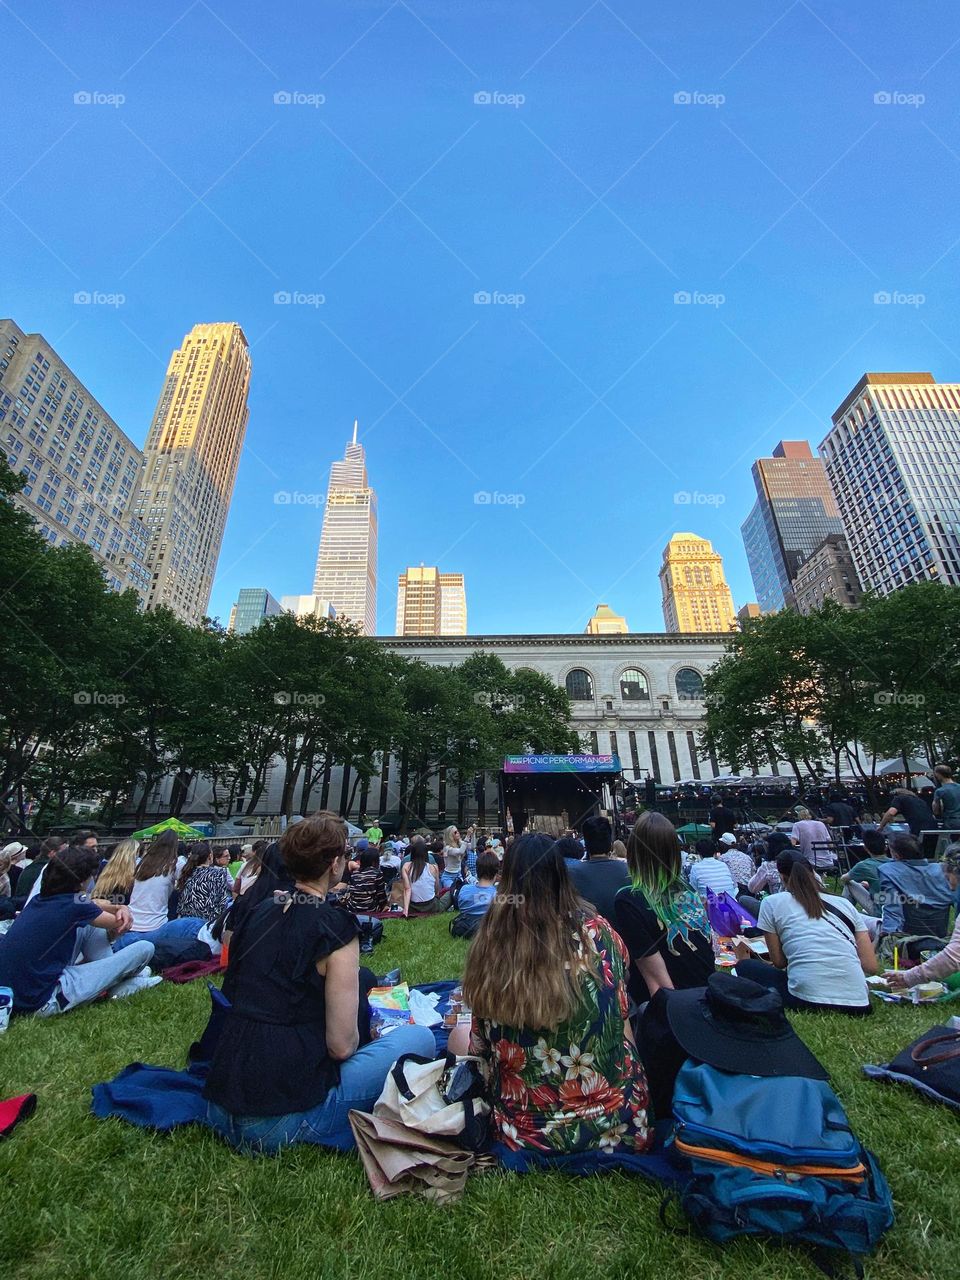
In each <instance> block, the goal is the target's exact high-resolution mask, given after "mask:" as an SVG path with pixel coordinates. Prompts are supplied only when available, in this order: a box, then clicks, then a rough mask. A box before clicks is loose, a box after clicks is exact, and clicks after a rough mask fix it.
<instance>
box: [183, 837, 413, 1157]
mask: <svg viewBox="0 0 960 1280" xmlns="http://www.w3.org/2000/svg"><path fill="white" fill-rule="evenodd" d="M279 847H280V854H281V857H282V859H283V862H284V865H285V868H286V870H287V872H288V874H289V875H290V877H291V878H292V879H293V884H294V888H293V891H292V892H285V891H281V892H278V893H276V894H274V893H273V892H271V893H270V894H268V895H265V896H264V897H262V898H261V899H260V900H259V902H258V903H257V905H256V906H255V907H254V909H253V910H252V911H246V912H243V913H242V914H241V915H240V918H239V920H238V921H237V923H236V926H235V928H234V932H233V936H232V938H231V940H230V963H229V966H228V969H227V973H228V976H229V977H230V999H231V1001H232V1005H231V1008H230V1009H229V1010H228V1012H227V1014H226V1018H225V1021H224V1026H223V1031H222V1034H221V1037H220V1040H219V1042H218V1044H217V1048H216V1050H215V1052H214V1056H213V1061H212V1063H211V1066H210V1074H209V1075H208V1077H207V1083H206V1086H205V1088H204V1095H205V1097H206V1098H207V1123H208V1124H209V1125H210V1126H211V1127H212V1128H214V1129H215V1130H216V1131H217V1132H218V1133H220V1134H221V1135H222V1136H223V1137H224V1138H226V1140H227V1141H228V1142H230V1143H231V1144H232V1145H233V1146H235V1147H237V1148H238V1149H240V1150H243V1151H256V1152H264V1153H266V1154H271V1155H272V1154H274V1153H276V1152H277V1151H279V1150H280V1149H281V1148H282V1147H285V1146H288V1145H290V1144H292V1143H297V1142H306V1143H316V1144H319V1145H321V1146H329V1147H335V1148H337V1149H339V1150H347V1149H349V1148H351V1147H352V1146H353V1145H354V1142H353V1133H352V1131H351V1129H350V1123H349V1120H348V1113H349V1112H350V1111H351V1110H352V1109H356V1110H359V1111H372V1110H373V1104H374V1103H375V1102H376V1100H377V1098H378V1097H379V1096H380V1092H381V1090H382V1089H383V1085H384V1081H385V1080H386V1078H387V1073H388V1072H389V1070H390V1068H391V1067H392V1066H393V1064H394V1063H395V1062H396V1060H397V1058H399V1057H400V1056H401V1055H402V1054H405V1053H415V1054H419V1055H421V1056H422V1057H426V1058H433V1057H434V1056H435V1054H436V1048H435V1041H434V1037H433V1033H432V1032H431V1031H430V1030H429V1029H428V1028H427V1027H419V1026H414V1025H410V1026H402V1027H397V1028H396V1029H395V1030H394V1031H392V1032H391V1033H390V1035H389V1036H385V1037H384V1038H383V1039H381V1040H373V1041H371V1042H370V1043H368V1044H365V1045H363V1047H360V1041H361V1035H360V1028H359V1026H358V1011H359V1009H360V1004H361V999H360V985H361V984H360V977H361V975H360V967H359V947H358V943H357V933H358V926H357V922H356V920H355V919H354V917H353V916H352V915H350V914H349V912H347V911H344V910H343V908H342V907H339V906H336V905H335V904H333V903H330V902H328V901H327V900H326V899H327V893H328V891H329V889H330V887H331V885H333V884H336V883H338V882H339V881H340V879H341V878H342V876H343V871H344V866H345V864H346V860H347V825H346V823H345V822H344V821H343V819H342V818H340V817H338V816H337V815H336V814H335V813H327V812H323V813H318V814H317V815H316V816H315V817H312V818H307V819H306V820H305V821H304V822H298V823H297V824H296V825H295V826H292V827H288V828H287V830H286V831H285V832H284V834H283V836H282V837H281V839H280V842H279Z"/></svg>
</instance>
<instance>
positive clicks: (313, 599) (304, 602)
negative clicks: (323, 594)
mask: <svg viewBox="0 0 960 1280" xmlns="http://www.w3.org/2000/svg"><path fill="white" fill-rule="evenodd" d="M280 608H281V609H282V610H283V612H284V613H292V614H293V616H294V617H295V618H335V617H336V616H337V611H336V609H335V608H334V607H333V605H332V604H331V603H330V601H329V600H322V599H321V598H320V596H315V595H306V596H281V597H280Z"/></svg>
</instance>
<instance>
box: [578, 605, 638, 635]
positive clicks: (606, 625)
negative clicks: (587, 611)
mask: <svg viewBox="0 0 960 1280" xmlns="http://www.w3.org/2000/svg"><path fill="white" fill-rule="evenodd" d="M629 630H630V628H629V627H628V626H627V620H626V618H624V617H621V615H620V614H619V613H614V612H613V610H612V609H611V608H610V606H609V605H608V604H598V605H597V609H596V612H595V613H594V615H593V617H592V618H591V619H590V621H589V622H588V623H587V625H586V627H585V628H584V631H585V632H586V634H587V635H588V636H616V635H626V634H627V632H628V631H629Z"/></svg>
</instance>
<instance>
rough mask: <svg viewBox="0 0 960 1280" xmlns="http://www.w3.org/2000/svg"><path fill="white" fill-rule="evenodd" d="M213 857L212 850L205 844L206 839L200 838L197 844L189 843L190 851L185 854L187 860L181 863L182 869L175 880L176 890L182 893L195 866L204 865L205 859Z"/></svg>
mask: <svg viewBox="0 0 960 1280" xmlns="http://www.w3.org/2000/svg"><path fill="white" fill-rule="evenodd" d="M212 857H213V850H212V849H211V848H210V846H209V844H207V842H206V840H200V841H199V842H198V843H197V844H195V845H191V847H190V852H189V853H188V854H187V860H186V862H185V863H184V864H183V870H182V871H181V872H180V879H179V880H178V881H177V892H178V893H182V892H183V890H184V889H185V888H186V884H187V881H188V880H189V879H190V877H191V876H192V875H193V873H194V872H195V871H196V869H197V867H202V866H205V865H206V863H207V860H208V859H209V858H212Z"/></svg>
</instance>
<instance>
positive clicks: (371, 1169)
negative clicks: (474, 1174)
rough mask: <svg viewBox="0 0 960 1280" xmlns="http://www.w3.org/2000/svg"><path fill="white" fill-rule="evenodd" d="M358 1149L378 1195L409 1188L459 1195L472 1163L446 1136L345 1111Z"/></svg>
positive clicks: (428, 1194)
mask: <svg viewBox="0 0 960 1280" xmlns="http://www.w3.org/2000/svg"><path fill="white" fill-rule="evenodd" d="M349 1120H350V1128H351V1129H352V1130H353V1136H354V1138H355V1139H356V1143H357V1150H358V1151H359V1153H360V1159H361V1161H362V1162H363V1168H364V1171H365V1173H366V1175H367V1179H368V1181H369V1183H370V1189H371V1191H372V1192H373V1194H374V1195H375V1196H376V1198H377V1199H378V1200H389V1199H392V1197H393V1196H399V1195H403V1194H404V1193H410V1194H414V1195H422V1196H424V1197H425V1198H426V1199H427V1200H433V1201H435V1202H439V1203H442V1202H446V1203H450V1202H451V1201H453V1200H457V1199H459V1197H460V1196H461V1195H462V1194H463V1189H464V1187H465V1185H466V1181H467V1174H468V1173H469V1172H470V1169H471V1167H472V1165H473V1163H474V1159H475V1157H474V1154H473V1152H472V1151H464V1150H463V1148H462V1147H458V1146H457V1144H456V1142H454V1141H453V1140H452V1139H451V1138H435V1137H429V1136H428V1135H426V1134H423V1133H417V1132H415V1131H414V1130H412V1129H409V1128H407V1126H406V1125H403V1124H400V1123H398V1122H397V1121H395V1120H388V1119H387V1118H386V1117H385V1116H371V1115H367V1114H366V1113H365V1112H363V1111H351V1112H350V1113H349Z"/></svg>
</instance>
